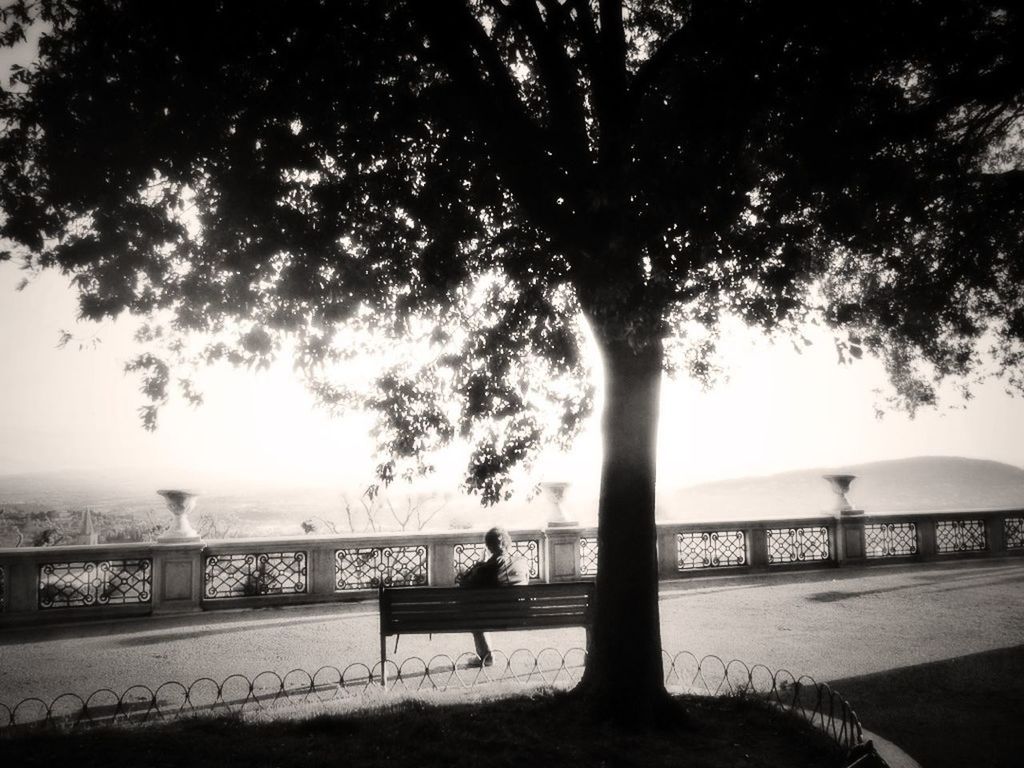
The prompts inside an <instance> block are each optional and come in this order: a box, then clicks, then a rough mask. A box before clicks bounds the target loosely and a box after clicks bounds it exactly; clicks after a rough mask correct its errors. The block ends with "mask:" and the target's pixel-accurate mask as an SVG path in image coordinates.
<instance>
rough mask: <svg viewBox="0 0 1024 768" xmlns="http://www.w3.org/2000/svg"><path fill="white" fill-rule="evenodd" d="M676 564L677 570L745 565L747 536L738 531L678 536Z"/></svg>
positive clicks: (699, 532) (682, 534) (704, 532)
mask: <svg viewBox="0 0 1024 768" xmlns="http://www.w3.org/2000/svg"><path fill="white" fill-rule="evenodd" d="M676 563H677V568H678V570H680V571H691V570H695V569H699V568H727V567H729V566H736V565H746V564H747V537H746V534H744V533H743V531H739V530H723V531H695V532H693V533H677V534H676Z"/></svg>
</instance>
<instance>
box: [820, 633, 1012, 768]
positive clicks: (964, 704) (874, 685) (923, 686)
mask: <svg viewBox="0 0 1024 768" xmlns="http://www.w3.org/2000/svg"><path fill="white" fill-rule="evenodd" d="M829 685H831V686H832V687H833V688H834V689H835V690H837V691H839V692H840V693H841V694H842V695H843V697H844V698H846V699H847V700H848V701H850V702H852V703H853V705H854V708H855V709H856V711H857V714H858V715H859V716H860V719H861V722H862V723H863V724H864V727H865V728H867V729H869V730H871V731H874V732H876V733H878V734H879V735H880V736H882V737H884V738H886V739H889V740H890V741H892V742H895V743H896V744H898V745H899V746H900V747H901V748H902V749H903V750H904V751H906V752H907V753H908V754H910V756H911V757H913V758H914V759H915V760H917V761H918V762H919V763H921V765H923V766H924V767H925V768H964V766H979V767H980V766H984V767H985V768H1017V767H1018V766H1020V765H1021V759H1022V758H1021V755H1022V754H1024V729H1022V728H1021V718H1022V715H1024V645H1018V646H1015V647H1012V648H1000V649H998V650H995V651H987V652H985V653H976V654H971V655H969V656H960V657H958V658H955V659H947V660H945V661H939V662H934V663H931V664H916V665H914V666H910V667H901V668H899V669H892V670H888V671H886V672H880V673H877V674H873V675H863V676H860V677H848V678H844V679H841V680H832V681H829Z"/></svg>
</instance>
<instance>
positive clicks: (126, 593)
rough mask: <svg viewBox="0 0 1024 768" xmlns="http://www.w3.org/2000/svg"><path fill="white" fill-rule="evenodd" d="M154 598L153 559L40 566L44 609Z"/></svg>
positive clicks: (138, 601) (114, 603)
mask: <svg viewBox="0 0 1024 768" xmlns="http://www.w3.org/2000/svg"><path fill="white" fill-rule="evenodd" d="M152 597H153V561H152V560H151V559H149V558H138V559H131V560H91V561H77V562H68V563H43V564H42V565H40V566H39V607H40V608H84V607H87V606H95V605H132V604H139V603H148V602H150V601H151V600H152Z"/></svg>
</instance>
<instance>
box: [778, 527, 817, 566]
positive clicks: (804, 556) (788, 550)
mask: <svg viewBox="0 0 1024 768" xmlns="http://www.w3.org/2000/svg"><path fill="white" fill-rule="evenodd" d="M765 534H766V536H767V540H768V564H769V565H780V564H784V563H812V562H820V561H822V560H828V559H829V557H830V556H831V547H830V545H829V540H828V528H826V527H825V526H814V527H811V528H799V527H792V528H767V529H766V530H765Z"/></svg>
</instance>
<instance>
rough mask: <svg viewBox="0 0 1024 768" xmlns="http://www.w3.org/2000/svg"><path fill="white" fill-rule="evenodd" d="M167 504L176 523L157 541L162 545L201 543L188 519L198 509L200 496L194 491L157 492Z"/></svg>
mask: <svg viewBox="0 0 1024 768" xmlns="http://www.w3.org/2000/svg"><path fill="white" fill-rule="evenodd" d="M157 493H159V494H160V495H161V496H163V497H164V501H166V502H167V508H168V509H169V510H170V511H171V514H172V515H174V523H173V524H172V525H171V527H170V528H169V529H168V530H167V531H165V532H164V533H162V534H160V536H159V537H158V538H157V541H158V542H159V543H161V544H183V543H187V542H192V541H201V538H200V536H199V534H198V533H197V532H196V529H195V528H193V527H192V522H191V521H190V520H189V519H188V516H189V513H190V512H191V511H192V510H193V509H195V508H196V498H197V497H198V495H199V494H197V493H193V492H192V491H181V490H164V491H157Z"/></svg>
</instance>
